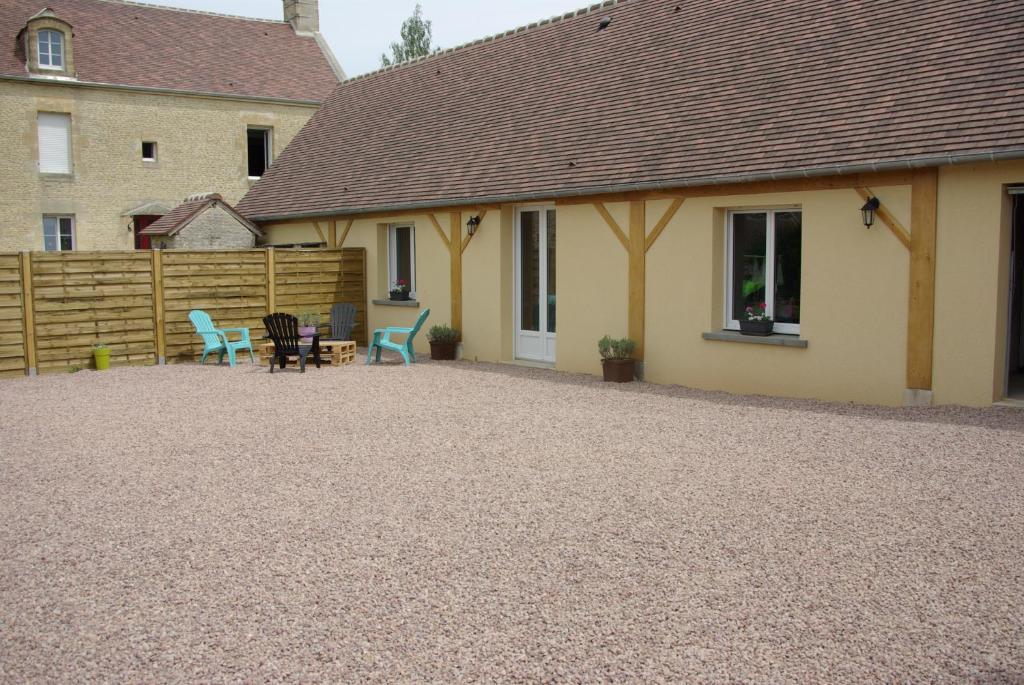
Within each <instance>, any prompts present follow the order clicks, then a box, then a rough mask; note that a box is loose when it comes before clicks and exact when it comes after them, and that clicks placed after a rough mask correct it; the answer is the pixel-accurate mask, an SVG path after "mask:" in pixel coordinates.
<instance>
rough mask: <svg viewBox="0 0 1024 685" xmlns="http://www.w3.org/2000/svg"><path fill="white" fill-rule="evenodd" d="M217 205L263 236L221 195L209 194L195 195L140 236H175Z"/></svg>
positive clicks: (145, 229)
mask: <svg viewBox="0 0 1024 685" xmlns="http://www.w3.org/2000/svg"><path fill="white" fill-rule="evenodd" d="M217 205H220V207H221V208H222V209H224V211H226V212H227V213H228V214H230V215H232V216H233V217H235V218H236V219H238V222H239V223H240V224H242V225H243V226H245V227H246V228H248V229H249V230H250V231H252V232H253V234H255V235H256V236H262V235H263V232H262V231H261V230H260V229H259V228H257V227H256V226H255V225H254V224H253V223H252V222H250V221H249V220H248V219H246V218H245V217H243V216H241V215H240V214H238V212H236V211H235V209H234V208H233V207H232V206H231V205H229V204H228V203H227V202H225V201H224V198H222V197H221V196H220V195H217V194H216V193H209V194H206V195H195V196H193V197H190V198H187V199H186V200H185V201H184V202H182V203H181V204H180V205H178V206H177V207H175V208H174V209H172V210H171V211H169V212H168V213H167V214H164V215H163V216H162V217H160V218H159V219H157V220H156V221H154V222H153V223H151V224H150V225H149V226H147V227H146V228H144V229H142V230H141V231H139V234H140V235H165V236H171V235H174V234H176V233H178V232H179V231H181V230H182V229H184V228H185V227H186V226H188V225H189V223H190V222H191V221H192V220H193V219H194V218H196V217H197V216H199V214H200V213H202V212H205V211H206V210H207V209H209V208H211V207H215V206H217Z"/></svg>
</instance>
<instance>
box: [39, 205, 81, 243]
mask: <svg viewBox="0 0 1024 685" xmlns="http://www.w3.org/2000/svg"><path fill="white" fill-rule="evenodd" d="M48 221H52V222H55V223H54V224H53V225H54V228H56V233H55V234H52V235H53V237H54V238H55V239H56V240H57V247H56V249H52V250H51V249H50V248H48V247H47V246H46V237H47V230H46V223H47V222H48ZM65 226H67V229H68V231H67V233H68V236H69V237H70V238H71V247H70V248H69V249H67V250H65V249H64V248H63V247H62V246H61V236H62V235H63V234H64V232H65V231H64V227H65ZM77 247H78V240H77V238H76V236H75V217H74V215H71V214H44V215H43V250H45V251H46V252H73V251H74V250H75V249H77Z"/></svg>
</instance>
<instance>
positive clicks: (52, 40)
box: [36, 29, 66, 71]
mask: <svg viewBox="0 0 1024 685" xmlns="http://www.w3.org/2000/svg"><path fill="white" fill-rule="evenodd" d="M44 38H45V40H44ZM54 45H56V46H58V47H57V50H56V51H54V49H53V46H54ZM44 46H45V48H46V49H45V50H44V49H43V48H44ZM65 53H66V50H65V46H64V33H63V32H62V31H57V30H55V29H40V30H39V32H38V33H37V34H36V61H37V63H38V64H39V68H40V69H51V70H53V71H64V61H65ZM44 59H45V61H44Z"/></svg>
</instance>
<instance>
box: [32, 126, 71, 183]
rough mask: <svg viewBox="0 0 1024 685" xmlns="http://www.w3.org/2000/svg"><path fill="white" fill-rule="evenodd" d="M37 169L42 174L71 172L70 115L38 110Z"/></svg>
mask: <svg viewBox="0 0 1024 685" xmlns="http://www.w3.org/2000/svg"><path fill="white" fill-rule="evenodd" d="M37 124H38V128H39V171H41V172H42V173H44V174H70V173H71V115H69V114H57V113H55V112H40V113H39V114H38V116H37Z"/></svg>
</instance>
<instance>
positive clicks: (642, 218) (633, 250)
mask: <svg viewBox="0 0 1024 685" xmlns="http://www.w3.org/2000/svg"><path fill="white" fill-rule="evenodd" d="M646 215H647V203H646V202H644V201H643V200H634V201H633V202H630V203H629V325H628V331H629V337H630V338H632V339H633V342H635V343H636V350H635V351H634V353H633V357H634V359H636V360H637V361H643V359H644V316H645V312H646V303H647V293H646V288H647V285H646V284H647V248H646V241H647V236H646V233H647V226H646V222H647V219H646Z"/></svg>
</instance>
